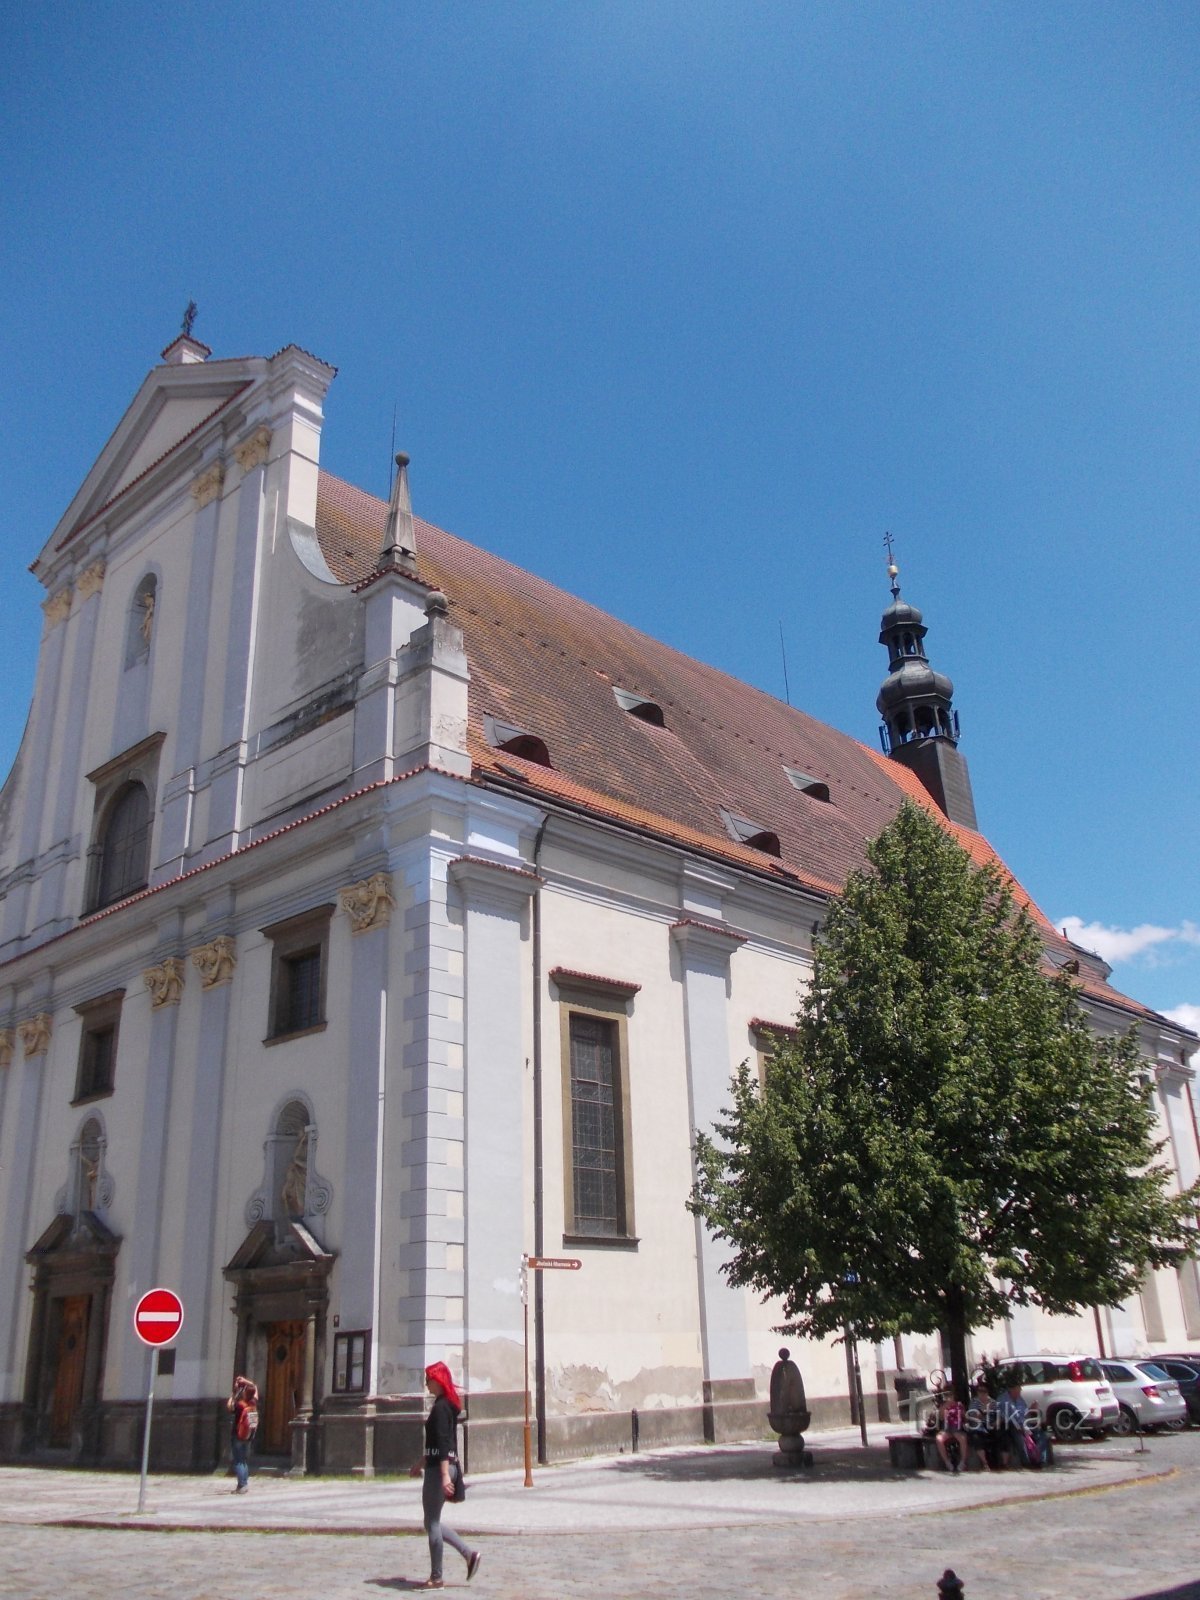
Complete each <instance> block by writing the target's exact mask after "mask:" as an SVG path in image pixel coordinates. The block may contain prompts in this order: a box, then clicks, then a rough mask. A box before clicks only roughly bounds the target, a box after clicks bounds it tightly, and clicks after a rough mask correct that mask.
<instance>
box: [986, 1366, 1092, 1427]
mask: <svg viewBox="0 0 1200 1600" xmlns="http://www.w3.org/2000/svg"><path fill="white" fill-rule="evenodd" d="M1014 1383H1019V1384H1020V1385H1021V1393H1022V1394H1023V1396H1024V1398H1025V1402H1026V1404H1027V1405H1030V1406H1036V1407H1037V1409H1038V1412H1039V1413H1040V1415H1041V1418H1042V1421H1043V1422H1044V1423H1045V1424H1046V1426H1047V1427H1048V1428H1049V1429H1050V1430H1051V1432H1052V1433H1053V1434H1054V1437H1055V1438H1056V1439H1075V1438H1078V1437H1079V1435H1080V1434H1083V1433H1090V1434H1094V1435H1095V1436H1096V1437H1098V1438H1103V1437H1104V1436H1105V1434H1107V1433H1109V1432H1110V1431H1111V1430H1112V1429H1113V1428H1115V1427H1116V1425H1117V1423H1118V1422H1119V1421H1120V1417H1121V1407H1120V1404H1119V1402H1118V1400H1117V1397H1116V1395H1115V1394H1114V1393H1113V1392H1112V1387H1111V1385H1110V1384H1109V1382H1108V1380H1107V1379H1106V1378H1105V1376H1104V1374H1103V1373H1102V1372H1101V1370H1100V1363H1099V1362H1098V1361H1097V1360H1095V1358H1094V1357H1092V1356H1010V1357H1009V1358H1008V1359H1007V1360H1005V1361H1001V1362H1000V1363H999V1365H998V1366H996V1367H993V1368H992V1370H991V1371H990V1372H989V1373H988V1386H989V1387H990V1388H991V1389H992V1391H993V1393H999V1391H1000V1390H1001V1389H1008V1388H1011V1387H1012V1385H1013V1384H1014Z"/></svg>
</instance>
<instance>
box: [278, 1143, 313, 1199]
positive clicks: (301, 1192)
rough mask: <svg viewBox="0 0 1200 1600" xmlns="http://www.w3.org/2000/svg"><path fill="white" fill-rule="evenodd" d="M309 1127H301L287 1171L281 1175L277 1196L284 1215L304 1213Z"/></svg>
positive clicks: (306, 1191)
mask: <svg viewBox="0 0 1200 1600" xmlns="http://www.w3.org/2000/svg"><path fill="white" fill-rule="evenodd" d="M310 1133H311V1129H309V1128H302V1129H301V1130H300V1136H299V1138H298V1139H297V1140H296V1148H295V1149H294V1150H293V1151H292V1159H291V1160H290V1161H289V1162H288V1167H287V1171H286V1172H285V1173H284V1175H283V1184H282V1185H281V1187H280V1190H279V1198H280V1200H282V1202H283V1214H284V1216H285V1217H302V1216H303V1215H304V1206H305V1201H306V1200H307V1198H308V1141H309V1134H310Z"/></svg>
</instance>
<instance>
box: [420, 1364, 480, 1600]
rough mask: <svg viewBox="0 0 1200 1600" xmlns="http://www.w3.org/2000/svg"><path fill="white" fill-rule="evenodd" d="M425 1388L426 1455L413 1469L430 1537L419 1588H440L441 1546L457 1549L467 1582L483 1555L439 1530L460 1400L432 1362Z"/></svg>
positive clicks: (443, 1368)
mask: <svg viewBox="0 0 1200 1600" xmlns="http://www.w3.org/2000/svg"><path fill="white" fill-rule="evenodd" d="M425 1387H426V1388H427V1389H428V1390H429V1392H430V1394H431V1395H432V1396H433V1404H432V1405H431V1406H430V1408H429V1415H428V1416H427V1417H426V1418H425V1454H424V1456H423V1457H422V1458H421V1460H420V1461H418V1462H417V1463H416V1465H415V1466H414V1467H413V1469H412V1476H413V1477H414V1478H419V1477H421V1476H422V1475H424V1482H423V1484H422V1485H421V1506H422V1509H423V1510H424V1512H425V1532H426V1533H427V1534H428V1535H429V1577H428V1579H427V1580H426V1581H425V1582H424V1583H423V1584H422V1585H421V1587H422V1589H442V1588H444V1587H445V1585H444V1584H443V1582H442V1544H443V1542H445V1543H446V1544H448V1545H449V1546H450V1548H451V1549H452V1550H457V1551H458V1553H459V1555H460V1556H461V1557H462V1558H463V1560H464V1561H465V1562H466V1563H467V1582H468V1583H469V1582H470V1581H471V1579H472V1578H473V1577H474V1576H475V1574H476V1573H477V1572H478V1571H479V1563H480V1562H481V1561H482V1560H483V1556H482V1555H481V1553H480V1552H479V1551H478V1550H472V1549H471V1547H470V1546H469V1545H466V1544H464V1543H463V1541H462V1540H461V1539H460V1538H459V1537H458V1535H457V1534H456V1533H455V1531H454V1529H453V1528H445V1529H443V1527H442V1507H443V1506H444V1505H445V1504H446V1501H447V1500H453V1499H454V1480H455V1478H456V1476H458V1475H459V1472H460V1469H459V1466H458V1414H459V1412H460V1411H461V1410H462V1401H461V1400H460V1399H459V1396H458V1390H457V1388H455V1385H454V1379H453V1377H452V1376H451V1375H450V1368H449V1367H448V1366H447V1365H446V1363H445V1362H444V1361H435V1362H434V1363H433V1364H432V1366H428V1367H426V1368H425Z"/></svg>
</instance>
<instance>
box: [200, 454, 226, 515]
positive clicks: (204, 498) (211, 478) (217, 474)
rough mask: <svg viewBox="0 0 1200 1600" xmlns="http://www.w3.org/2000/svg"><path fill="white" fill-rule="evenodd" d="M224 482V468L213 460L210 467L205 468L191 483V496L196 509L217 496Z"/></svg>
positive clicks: (201, 507)
mask: <svg viewBox="0 0 1200 1600" xmlns="http://www.w3.org/2000/svg"><path fill="white" fill-rule="evenodd" d="M224 482H225V468H224V467H223V466H222V465H221V463H220V462H219V461H214V462H213V464H212V466H211V467H206V468H205V470H204V471H203V472H202V473H201V474H200V476H199V477H198V478H197V479H196V481H195V483H193V484H192V498H193V499H194V500H195V502H196V510H197V511H200V510H202V509H203V507H204V506H206V505H207V504H208V502H209V501H210V500H215V499H216V498H217V496H218V495H219V494H220V492H221V485H222V484H223V483H224Z"/></svg>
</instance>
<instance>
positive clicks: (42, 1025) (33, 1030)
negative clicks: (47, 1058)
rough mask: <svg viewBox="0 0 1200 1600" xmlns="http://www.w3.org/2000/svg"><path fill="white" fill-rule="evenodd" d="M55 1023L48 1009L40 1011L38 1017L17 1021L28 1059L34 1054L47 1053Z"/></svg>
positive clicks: (41, 1054) (42, 1054)
mask: <svg viewBox="0 0 1200 1600" xmlns="http://www.w3.org/2000/svg"><path fill="white" fill-rule="evenodd" d="M53 1025H54V1019H53V1018H52V1017H51V1015H50V1013H49V1012H48V1011H39V1012H38V1014H37V1016H36V1017H26V1019H25V1021H24V1022H18V1023H17V1032H18V1033H19V1034H20V1036H21V1045H22V1047H23V1049H24V1051H25V1059H26V1061H29V1060H31V1059H32V1057H34V1056H44V1055H45V1054H46V1051H47V1050H48V1049H49V1048H50V1030H51V1028H52V1027H53Z"/></svg>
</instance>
